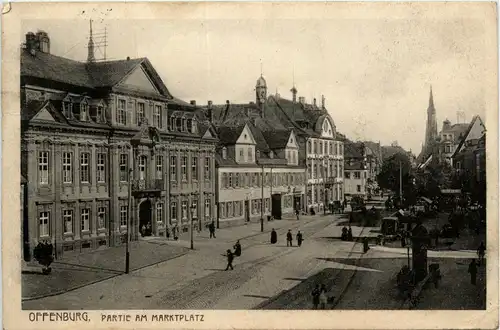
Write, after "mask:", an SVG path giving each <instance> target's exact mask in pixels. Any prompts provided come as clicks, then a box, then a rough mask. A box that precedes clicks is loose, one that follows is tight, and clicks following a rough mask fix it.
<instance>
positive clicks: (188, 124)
mask: <svg viewBox="0 0 500 330" xmlns="http://www.w3.org/2000/svg"><path fill="white" fill-rule="evenodd" d="M186 128H187V131H188V132H189V133H193V120H192V119H187V120H186Z"/></svg>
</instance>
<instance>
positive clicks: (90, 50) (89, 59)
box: [87, 20, 95, 63]
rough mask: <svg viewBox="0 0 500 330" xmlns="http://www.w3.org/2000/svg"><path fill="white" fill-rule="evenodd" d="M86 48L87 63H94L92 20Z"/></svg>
mask: <svg viewBox="0 0 500 330" xmlns="http://www.w3.org/2000/svg"><path fill="white" fill-rule="evenodd" d="M87 48H88V54H87V62H88V63H93V62H95V56H94V40H93V38H92V20H90V36H89V44H88V46H87Z"/></svg>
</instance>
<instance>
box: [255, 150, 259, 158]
mask: <svg viewBox="0 0 500 330" xmlns="http://www.w3.org/2000/svg"><path fill="white" fill-rule="evenodd" d="M255 158H260V151H259V150H257V151H256V152H255Z"/></svg>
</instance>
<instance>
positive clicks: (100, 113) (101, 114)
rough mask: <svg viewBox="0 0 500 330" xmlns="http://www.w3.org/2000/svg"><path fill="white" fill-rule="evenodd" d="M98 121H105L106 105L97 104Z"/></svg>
mask: <svg viewBox="0 0 500 330" xmlns="http://www.w3.org/2000/svg"><path fill="white" fill-rule="evenodd" d="M96 121H97V122H98V123H101V122H105V119H104V107H103V106H102V105H98V106H97V117H96Z"/></svg>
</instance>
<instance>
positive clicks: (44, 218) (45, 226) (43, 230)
mask: <svg viewBox="0 0 500 330" xmlns="http://www.w3.org/2000/svg"><path fill="white" fill-rule="evenodd" d="M49 221H50V213H49V212H40V216H39V218H38V231H39V235H40V237H43V236H49Z"/></svg>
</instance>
